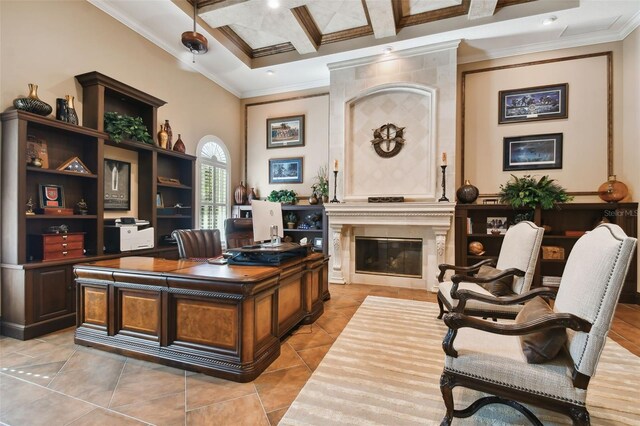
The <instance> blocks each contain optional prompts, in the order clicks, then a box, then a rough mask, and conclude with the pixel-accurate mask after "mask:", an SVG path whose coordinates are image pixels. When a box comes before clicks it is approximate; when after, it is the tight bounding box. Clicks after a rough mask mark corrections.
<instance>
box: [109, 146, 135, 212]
mask: <svg viewBox="0 0 640 426" xmlns="http://www.w3.org/2000/svg"><path fill="white" fill-rule="evenodd" d="M104 209H105V210H131V163H126V162H124V161H118V160H111V159H108V158H105V159H104Z"/></svg>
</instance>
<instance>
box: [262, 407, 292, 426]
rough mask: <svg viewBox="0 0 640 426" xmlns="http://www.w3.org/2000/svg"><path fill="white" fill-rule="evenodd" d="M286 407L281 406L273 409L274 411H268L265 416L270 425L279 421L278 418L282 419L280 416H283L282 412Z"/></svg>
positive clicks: (283, 412)
mask: <svg viewBox="0 0 640 426" xmlns="http://www.w3.org/2000/svg"><path fill="white" fill-rule="evenodd" d="M288 409H289V407H285V408H281V409H279V410H275V411H271V412H270V413H267V418H268V419H269V423H270V424H271V426H276V425H277V424H278V423H280V420H281V419H282V417H283V416H284V414H285V413H286V412H287V410H288Z"/></svg>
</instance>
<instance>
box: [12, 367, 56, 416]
mask: <svg viewBox="0 0 640 426" xmlns="http://www.w3.org/2000/svg"><path fill="white" fill-rule="evenodd" d="M50 394H51V391H49V390H47V389H45V388H43V387H41V386H36V385H34V384H31V383H26V382H24V381H22V380H18V379H16V378H13V377H9V376H7V375H5V374H0V420H1V419H3V418H4V414H5V413H6V412H7V411H9V410H12V409H14V408H16V407H22V408H23V409H26V408H27V407H29V406H30V405H31V404H33V402H34V401H36V400H38V399H40V398H43V397H45V396H47V395H50Z"/></svg>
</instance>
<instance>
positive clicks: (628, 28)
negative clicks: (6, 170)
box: [620, 10, 640, 40]
mask: <svg viewBox="0 0 640 426" xmlns="http://www.w3.org/2000/svg"><path fill="white" fill-rule="evenodd" d="M639 26H640V10H639V11H638V12H637V13H636V14H635V15H633V16H632V17H631V19H629V20H628V21H627V22H626V23H625V24H624V26H623V27H622V28H621V29H620V37H621V40H624V39H625V38H627V37H628V36H629V34H631V33H632V32H633V30H635V29H636V28H638V27H639Z"/></svg>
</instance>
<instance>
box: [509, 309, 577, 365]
mask: <svg viewBox="0 0 640 426" xmlns="http://www.w3.org/2000/svg"><path fill="white" fill-rule="evenodd" d="M552 313H553V309H551V306H549V304H548V303H547V302H545V300H544V299H543V298H542V297H540V296H538V297H536V298H534V299H531V300H530V301H528V302H527V303H525V304H524V307H523V308H522V310H521V311H520V313H519V314H518V316H517V317H516V324H522V323H524V322H529V321H532V320H535V319H538V318H540V317H542V316H544V315H546V314H552ZM518 337H520V345H521V346H522V353H524V356H525V358H527V362H528V363H529V364H541V363H543V362H547V361H551V360H552V359H554V358H555V357H556V356H557V355H558V352H560V350H561V349H562V347H563V346H564V344H565V343H566V341H567V331H566V329H564V328H551V329H548V330H543V331H538V332H536V333H531V334H525V335H523V336H518Z"/></svg>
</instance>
